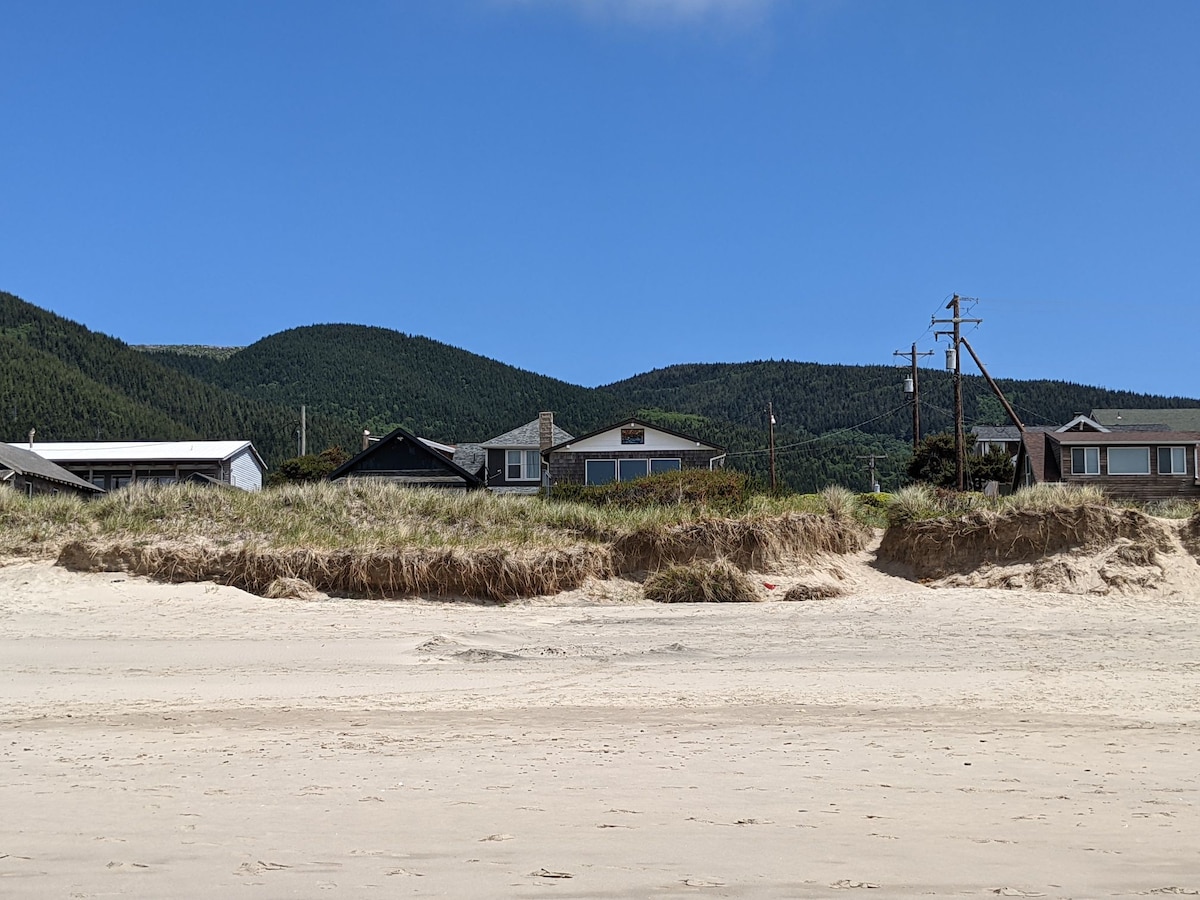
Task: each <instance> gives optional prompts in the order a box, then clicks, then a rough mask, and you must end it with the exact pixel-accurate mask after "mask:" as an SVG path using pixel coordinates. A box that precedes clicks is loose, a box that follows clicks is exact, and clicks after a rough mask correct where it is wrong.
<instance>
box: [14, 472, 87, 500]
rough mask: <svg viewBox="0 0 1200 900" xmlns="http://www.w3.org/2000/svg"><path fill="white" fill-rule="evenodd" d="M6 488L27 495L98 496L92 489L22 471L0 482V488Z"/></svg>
mask: <svg viewBox="0 0 1200 900" xmlns="http://www.w3.org/2000/svg"><path fill="white" fill-rule="evenodd" d="M5 485H7V486H8V487H7V489H10V490H15V491H17V492H18V493H21V494H24V495H25V496H27V497H37V496H39V495H41V494H71V495H73V496H76V497H86V498H91V497H96V496H100V495H99V494H96V493H94V492H92V491H87V490H84V489H83V488H77V487H75V486H74V485H70V484H63V483H62V482H58V481H48V480H46V479H45V478H39V477H38V476H37V475H30V474H26V473H23V472H15V473H13V475H12V476H11V477H10V478H8V479H7V480H5V481H3V482H0V490H5V489H6V488H5Z"/></svg>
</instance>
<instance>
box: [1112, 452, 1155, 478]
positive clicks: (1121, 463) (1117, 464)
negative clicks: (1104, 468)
mask: <svg viewBox="0 0 1200 900" xmlns="http://www.w3.org/2000/svg"><path fill="white" fill-rule="evenodd" d="M1108 474H1109V475H1149V474H1150V448H1149V447H1109V448H1108Z"/></svg>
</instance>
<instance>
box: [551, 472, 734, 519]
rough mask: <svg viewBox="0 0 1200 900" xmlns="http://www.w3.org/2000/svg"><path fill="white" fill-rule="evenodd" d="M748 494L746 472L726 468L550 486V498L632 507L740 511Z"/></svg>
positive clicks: (570, 501)
mask: <svg viewBox="0 0 1200 900" xmlns="http://www.w3.org/2000/svg"><path fill="white" fill-rule="evenodd" d="M747 496H748V492H747V489H746V476H745V475H744V474H743V473H741V472H734V471H730V470H726V469H719V470H717V471H714V472H710V471H709V470H708V469H683V470H681V471H679V472H663V473H662V474H659V475H648V476H646V477H645V478H637V479H635V480H633V481H620V482H612V483H611V484H599V485H582V484H556V485H554V486H553V487H552V488H551V489H550V499H551V500H554V501H556V502H566V503H588V504H591V505H592V506H617V507H624V508H631V509H632V508H643V507H650V506H673V505H674V506H690V507H696V508H704V509H711V510H717V511H720V512H737V511H740V510H742V509H744V508H745V506H746V500H747Z"/></svg>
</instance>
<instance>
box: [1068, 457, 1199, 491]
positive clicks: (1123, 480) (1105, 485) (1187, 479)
mask: <svg viewBox="0 0 1200 900" xmlns="http://www.w3.org/2000/svg"><path fill="white" fill-rule="evenodd" d="M1087 446H1099V447H1100V474H1099V475H1073V474H1071V450H1072V448H1080V447H1087ZM1121 446H1123V447H1125V446H1129V445H1121ZM1143 446H1146V447H1149V448H1150V474H1149V475H1109V474H1108V451H1109V449H1110V448H1109V447H1108V446H1104V445H1095V444H1072V445H1066V444H1061V445H1059V456H1058V464H1059V471H1060V472H1062V476H1061V480H1062V481H1063V482H1064V483H1066V484H1080V485H1083V484H1090V485H1094V486H1096V487H1098V488H1100V489H1101V490H1103V491H1104V492H1105V493H1106V494H1108V495H1109V496H1110V497H1113V498H1114V499H1117V500H1142V501H1148V500H1196V499H1200V485H1197V484H1196V452H1195V448H1194V447H1192V446H1187V447H1186V451H1187V452H1186V453H1185V454H1184V458H1185V459H1186V461H1187V474H1186V475H1159V474H1158V447H1159V445H1157V444H1145V445H1143ZM1164 446H1165V445H1164ZM1170 446H1176V447H1177V446H1180V445H1178V444H1172V445H1170Z"/></svg>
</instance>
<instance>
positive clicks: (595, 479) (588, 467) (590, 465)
mask: <svg viewBox="0 0 1200 900" xmlns="http://www.w3.org/2000/svg"><path fill="white" fill-rule="evenodd" d="M583 467H584V473H583V474H584V483H585V484H608V483H609V482H610V481H616V480H617V461H616V460H615V459H589V460H587V462H585V463H584V464H583Z"/></svg>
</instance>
